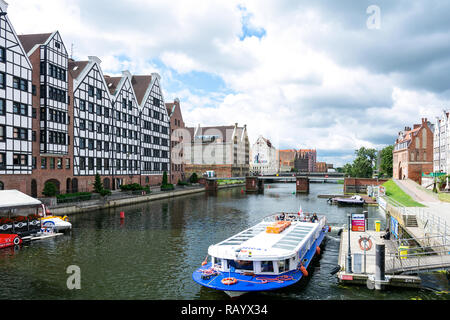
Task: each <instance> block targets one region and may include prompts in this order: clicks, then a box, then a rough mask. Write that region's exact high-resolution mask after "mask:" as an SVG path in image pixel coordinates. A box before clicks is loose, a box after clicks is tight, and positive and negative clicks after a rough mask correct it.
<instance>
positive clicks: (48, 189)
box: [42, 182, 58, 197]
mask: <svg viewBox="0 0 450 320" xmlns="http://www.w3.org/2000/svg"><path fill="white" fill-rule="evenodd" d="M57 193H58V189H57V188H56V185H55V184H54V183H53V182H46V183H45V185H44V191H42V194H43V195H44V196H46V197H54V196H56V194H57Z"/></svg>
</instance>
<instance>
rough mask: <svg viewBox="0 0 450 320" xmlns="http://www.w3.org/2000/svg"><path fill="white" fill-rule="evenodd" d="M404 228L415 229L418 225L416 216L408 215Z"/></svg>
mask: <svg viewBox="0 0 450 320" xmlns="http://www.w3.org/2000/svg"><path fill="white" fill-rule="evenodd" d="M406 226H407V227H410V228H417V227H418V226H419V225H418V224H417V218H416V216H413V215H408V216H407V218H406Z"/></svg>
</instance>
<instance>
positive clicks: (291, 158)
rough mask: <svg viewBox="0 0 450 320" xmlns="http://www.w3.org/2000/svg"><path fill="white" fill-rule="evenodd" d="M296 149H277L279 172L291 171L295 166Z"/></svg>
mask: <svg viewBox="0 0 450 320" xmlns="http://www.w3.org/2000/svg"><path fill="white" fill-rule="evenodd" d="M296 155H297V151H296V150H294V149H290V150H289V149H288V150H277V159H278V161H279V170H280V172H291V171H292V169H293V168H295V158H296Z"/></svg>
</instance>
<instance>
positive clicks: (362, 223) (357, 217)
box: [352, 213, 366, 232]
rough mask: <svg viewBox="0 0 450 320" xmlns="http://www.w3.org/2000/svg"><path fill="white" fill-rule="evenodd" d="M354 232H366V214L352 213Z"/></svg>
mask: <svg viewBox="0 0 450 320" xmlns="http://www.w3.org/2000/svg"><path fill="white" fill-rule="evenodd" d="M352 231H356V232H365V231H366V215H365V214H364V213H352Z"/></svg>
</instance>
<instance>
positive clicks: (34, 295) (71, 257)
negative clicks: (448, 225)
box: [0, 184, 448, 300]
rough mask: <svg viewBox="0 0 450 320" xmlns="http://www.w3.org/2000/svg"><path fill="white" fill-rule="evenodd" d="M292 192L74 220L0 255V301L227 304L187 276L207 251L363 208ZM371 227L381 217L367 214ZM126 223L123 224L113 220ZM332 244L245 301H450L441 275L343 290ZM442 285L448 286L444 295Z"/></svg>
mask: <svg viewBox="0 0 450 320" xmlns="http://www.w3.org/2000/svg"><path fill="white" fill-rule="evenodd" d="M294 190H295V184H271V185H266V190H265V192H264V194H261V195H247V194H245V193H242V188H240V187H237V188H232V189H225V190H220V191H218V192H217V194H215V195H208V194H206V193H199V194H196V195H191V196H183V197H176V198H173V199H167V200H158V201H153V202H149V203H145V204H139V205H132V206H128V207H121V208H116V209H110V210H101V211H96V212H90V213H85V214H80V215H76V216H73V217H71V222H72V224H73V230H72V231H71V232H69V233H67V234H65V235H64V236H62V237H58V238H55V239H50V240H45V241H40V242H34V243H31V244H27V245H25V246H23V247H21V248H19V249H16V250H14V249H13V248H9V249H3V250H0V299H88V300H90V299H125V300H127V299H146V300H196V299H202V300H219V299H220V300H224V299H228V296H226V295H225V294H224V293H222V292H219V291H215V290H212V289H207V288H204V287H201V286H199V285H197V284H196V283H195V282H194V281H193V280H192V278H191V275H192V272H193V271H194V270H195V269H196V268H198V267H199V266H200V265H201V263H202V261H203V260H204V259H205V257H206V254H207V249H208V246H209V245H210V244H214V243H217V242H219V241H222V240H224V239H226V238H228V237H230V236H232V235H234V234H236V233H238V232H240V231H242V230H244V229H246V228H248V227H251V226H253V225H254V224H256V223H258V222H260V220H261V219H262V218H263V217H265V216H267V215H269V214H272V213H274V212H280V211H291V212H296V211H298V209H299V207H300V205H301V206H302V209H303V210H304V211H308V212H313V211H314V212H317V213H319V214H325V215H326V216H327V218H328V221H329V222H330V223H331V224H332V225H337V226H342V225H343V224H345V223H346V219H347V218H346V217H347V213H350V212H362V211H363V209H362V208H349V207H338V206H336V205H328V204H327V202H326V199H320V198H318V197H317V195H318V194H339V193H342V185H337V184H311V192H310V194H309V195H295V194H293V191H294ZM365 210H368V211H369V219H371V221H373V220H374V219H380V220H381V221H382V223H383V224H384V221H385V217H384V214H383V213H382V212H381V211H379V210H378V208H376V207H369V208H367V209H365ZM121 211H124V212H125V219H124V220H123V221H121V220H120V212H121ZM338 251H339V237H338V236H337V234H330V235H328V236H327V237H326V243H325V247H324V250H323V251H322V255H321V257H320V259H317V260H316V261H314V262H313V263H312V264H311V265H310V268H311V269H310V276H309V277H307V278H304V279H302V280H301V281H300V282H299V283H297V284H295V285H293V286H290V287H288V288H285V289H282V290H279V291H274V292H267V293H255V294H248V295H244V296H243V297H242V298H241V299H244V300H245V299H263V300H299V299H300V300H311V299H314V300H329V299H332V300H341V299H345V300H352V299H353V300H354V299H363V300H369V299H370V300H373V299H376V300H383V299H401V300H411V299H433V300H435V299H448V294H445V293H439V292H436V290H437V291H441V290H446V289H447V290H448V279H447V278H446V276H445V275H444V274H439V273H436V274H427V275H424V279H425V278H426V284H427V286H432V287H434V288H435V289H436V290H435V291H431V290H426V289H423V290H408V289H393V290H386V291H371V290H369V289H367V288H365V287H359V286H349V287H347V286H342V285H339V284H338V283H337V280H336V276H335V275H331V274H330V271H331V270H332V269H333V268H334V267H335V266H336V264H337V258H338ZM72 265H75V266H78V267H79V268H80V272H81V273H80V274H81V289H79V290H69V289H68V288H67V278H68V277H69V276H70V274H68V273H67V272H66V271H67V268H68V267H69V266H72ZM446 286H447V287H446Z"/></svg>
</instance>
